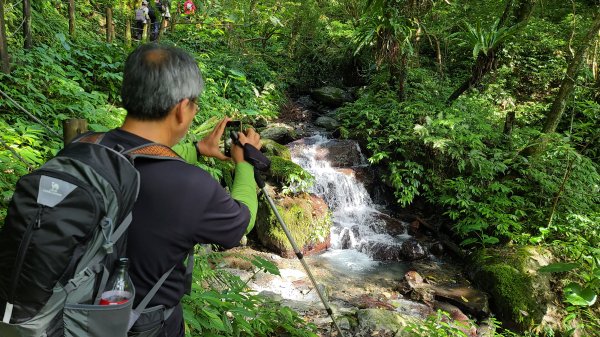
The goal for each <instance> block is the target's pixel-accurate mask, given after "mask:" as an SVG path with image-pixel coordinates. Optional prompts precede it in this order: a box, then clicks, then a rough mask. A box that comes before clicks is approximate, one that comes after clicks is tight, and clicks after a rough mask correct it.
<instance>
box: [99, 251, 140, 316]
mask: <svg viewBox="0 0 600 337" xmlns="http://www.w3.org/2000/svg"><path fill="white" fill-rule="evenodd" d="M128 268H129V259H127V258H121V259H119V263H118V265H117V269H116V270H115V272H114V274H113V275H112V276H111V277H110V279H109V280H108V282H107V283H106V289H107V290H106V291H105V292H103V293H102V296H101V297H100V305H115V304H123V303H126V302H127V301H129V300H130V299H131V297H132V296H133V286H132V285H131V279H130V278H129V274H128V273H127V269H128Z"/></svg>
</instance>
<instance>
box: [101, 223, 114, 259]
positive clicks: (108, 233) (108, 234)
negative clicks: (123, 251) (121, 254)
mask: <svg viewBox="0 0 600 337" xmlns="http://www.w3.org/2000/svg"><path fill="white" fill-rule="evenodd" d="M100 227H101V228H102V236H103V237H104V244H103V245H102V248H104V250H105V251H106V253H107V254H111V253H112V252H113V245H114V243H113V242H112V233H113V221H112V219H111V218H109V217H104V218H103V219H102V224H101V225H100Z"/></svg>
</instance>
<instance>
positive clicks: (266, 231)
mask: <svg viewBox="0 0 600 337" xmlns="http://www.w3.org/2000/svg"><path fill="white" fill-rule="evenodd" d="M272 197H273V196H272ZM274 202H275V205H276V207H277V210H278V212H279V214H280V216H281V218H282V219H283V221H284V222H285V224H286V226H287V228H288V229H289V231H290V233H291V235H292V237H293V238H294V241H296V244H297V245H298V247H299V249H300V251H301V252H302V253H303V254H304V255H310V254H313V253H318V252H321V251H323V250H325V249H327V248H328V247H329V246H330V235H329V233H330V229H331V216H330V211H329V208H328V207H327V205H326V204H325V201H323V199H321V198H320V197H317V196H315V195H312V194H311V195H309V194H299V195H297V196H293V197H289V196H286V197H281V198H274ZM255 228H256V233H257V236H258V240H259V241H260V243H261V244H262V245H263V246H265V247H266V248H267V249H269V250H270V251H272V252H274V253H276V254H279V255H281V256H283V257H286V258H293V257H295V255H294V250H293V247H292V245H291V244H290V242H289V239H288V238H287V236H286V235H285V232H284V231H283V229H282V226H281V224H280V223H279V221H278V220H277V218H276V216H275V215H274V214H273V212H272V210H271V208H270V206H269V205H268V204H267V202H266V201H261V202H259V207H258V214H257V216H256V225H255Z"/></svg>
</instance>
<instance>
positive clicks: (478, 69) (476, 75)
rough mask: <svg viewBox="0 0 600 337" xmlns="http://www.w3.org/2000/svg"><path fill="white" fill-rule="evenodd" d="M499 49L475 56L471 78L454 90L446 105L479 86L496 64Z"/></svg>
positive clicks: (498, 47)
mask: <svg viewBox="0 0 600 337" xmlns="http://www.w3.org/2000/svg"><path fill="white" fill-rule="evenodd" d="M500 47H501V46H500V45H499V46H497V47H496V48H493V49H492V50H490V51H489V52H488V53H487V54H483V53H480V54H479V55H478V56H477V60H475V64H474V65H473V68H472V70H471V76H470V77H469V78H468V79H466V80H465V81H464V82H463V84H462V85H461V86H460V87H458V88H457V89H456V90H454V92H453V93H452V94H451V95H450V97H448V100H447V103H448V104H450V103H452V102H454V100H455V99H457V98H458V97H459V96H460V95H462V94H463V93H464V92H465V91H467V90H469V89H470V88H472V87H474V86H475V85H477V84H479V82H481V80H482V79H483V77H484V76H485V75H486V74H487V73H489V72H490V71H492V69H493V68H494V65H495V63H496V52H497V51H498V50H499V49H500Z"/></svg>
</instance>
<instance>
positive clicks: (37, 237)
mask: <svg viewBox="0 0 600 337" xmlns="http://www.w3.org/2000/svg"><path fill="white" fill-rule="evenodd" d="M102 137H103V134H101V133H95V134H87V135H85V136H83V137H81V138H80V139H78V140H76V141H75V142H73V143H71V144H69V145H67V146H66V147H65V148H64V149H63V150H61V151H60V152H59V153H58V154H57V155H56V156H55V157H54V158H52V159H50V160H49V161H48V162H46V163H45V164H44V165H43V166H42V167H41V168H39V169H37V170H35V171H33V172H32V173H30V174H27V175H25V176H23V177H21V178H20V179H19V181H18V183H17V186H16V189H15V192H14V195H13V198H12V200H11V202H10V205H9V208H8V213H7V216H6V219H5V223H4V227H3V228H2V230H1V231H0V319H1V321H0V336H2V337H63V336H64V337H124V336H127V335H128V331H129V335H130V336H144V337H147V336H155V335H156V334H157V333H158V332H159V331H160V329H161V327H162V322H163V321H164V320H165V319H166V317H167V316H168V315H169V314H170V312H169V310H167V308H164V307H163V306H157V307H153V308H146V307H147V305H148V303H149V302H150V300H151V299H152V297H153V296H154V295H155V294H156V292H157V291H158V290H159V289H160V287H161V285H162V284H163V282H164V280H165V279H166V278H167V277H168V276H169V274H170V273H171V271H172V270H173V269H174V268H175V266H173V268H171V269H170V270H168V271H165V273H164V274H163V275H162V277H161V278H160V279H158V280H156V284H155V286H154V287H153V289H152V290H151V291H150V292H149V293H148V294H147V296H146V297H145V298H144V299H143V300H142V301H141V302H140V303H139V304H138V306H137V307H136V308H135V309H133V308H132V306H133V300H129V301H127V302H126V303H123V304H116V305H99V301H100V295H101V294H102V292H103V291H104V288H105V286H106V283H107V280H108V277H109V275H110V274H111V272H112V270H113V268H114V266H115V264H116V263H115V262H116V261H117V260H118V258H120V257H123V256H124V255H125V254H124V253H123V252H124V251H125V249H124V248H125V242H126V236H127V228H128V226H129V224H130V222H131V218H132V217H131V210H132V208H133V204H134V202H135V200H136V198H137V194H138V191H139V173H138V172H137V170H136V169H135V167H134V165H133V162H134V160H135V159H136V158H140V157H142V158H150V159H156V160H183V159H181V158H180V157H179V156H178V155H177V154H176V153H175V152H173V151H172V150H171V149H170V148H168V147H166V146H163V145H159V144H148V145H143V146H141V147H138V148H134V149H131V150H128V151H122V149H111V148H108V147H106V146H103V145H100V144H99V143H100V141H101V139H102ZM119 150H121V151H119ZM192 263H193V252H191V253H190V256H189V257H188V268H187V272H186V276H187V279H188V289H189V286H190V285H191V272H192V269H193V265H192ZM134 287H135V285H134Z"/></svg>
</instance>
